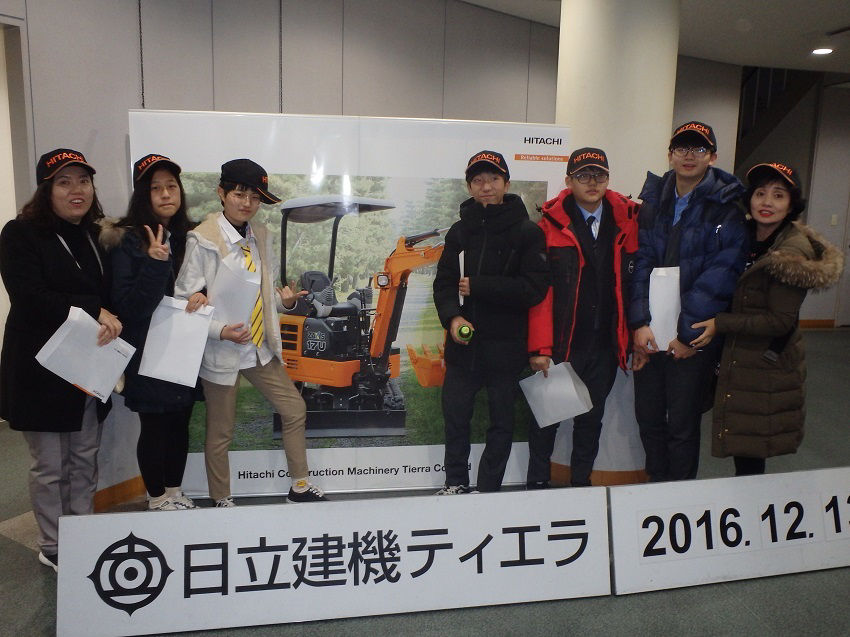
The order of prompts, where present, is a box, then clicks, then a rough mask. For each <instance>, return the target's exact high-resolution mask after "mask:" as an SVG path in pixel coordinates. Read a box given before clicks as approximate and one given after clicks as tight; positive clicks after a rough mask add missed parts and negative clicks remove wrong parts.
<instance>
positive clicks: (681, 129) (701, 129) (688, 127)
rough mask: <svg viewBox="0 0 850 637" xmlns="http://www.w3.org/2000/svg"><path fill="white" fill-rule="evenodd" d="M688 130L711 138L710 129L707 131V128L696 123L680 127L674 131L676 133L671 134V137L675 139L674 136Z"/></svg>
mask: <svg viewBox="0 0 850 637" xmlns="http://www.w3.org/2000/svg"><path fill="white" fill-rule="evenodd" d="M689 130H692V131H696V132H697V133H701V134H702V135H705V136H706V137H710V136H711V129H709V128H708V126H703V125H702V124H699V123H697V122H689V123H687V124H685V125H684V126H680V127H679V128H678V129H677V130H676V132H675V133H673V137H675V136H676V135H680V134H682V133H684V132H685V131H689Z"/></svg>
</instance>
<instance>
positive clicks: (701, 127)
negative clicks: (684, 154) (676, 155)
mask: <svg viewBox="0 0 850 637" xmlns="http://www.w3.org/2000/svg"><path fill="white" fill-rule="evenodd" d="M705 142H708V145H709V148H710V149H711V152H713V153H714V152H717V138H716V137H715V136H714V130H713V129H712V128H711V126H709V125H708V124H704V123H703V122H696V121H693V122H686V123H684V124H682V125H681V126H679V127H678V128H676V130H674V131H673V135H672V137H670V150H672V149H673V148H674V147H676V146H678V145H679V144H682V143H686V144H704V143H705Z"/></svg>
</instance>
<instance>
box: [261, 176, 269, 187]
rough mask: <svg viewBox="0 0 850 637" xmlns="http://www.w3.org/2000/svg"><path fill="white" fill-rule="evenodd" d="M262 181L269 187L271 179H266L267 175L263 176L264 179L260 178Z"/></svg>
mask: <svg viewBox="0 0 850 637" xmlns="http://www.w3.org/2000/svg"><path fill="white" fill-rule="evenodd" d="M260 180H261V181H262V182H263V183H264V184H266V185H268V183H269V178H268V177H266V176H265V175H263V176H262V177H260Z"/></svg>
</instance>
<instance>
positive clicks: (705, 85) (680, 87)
mask: <svg viewBox="0 0 850 637" xmlns="http://www.w3.org/2000/svg"><path fill="white" fill-rule="evenodd" d="M740 93H741V67H740V66H735V65H733V64H722V63H720V62H712V61H710V60H700V59H697V58H692V57H687V56H684V55H681V56H679V65H678V67H677V68H676V99H675V102H674V104H673V126H671V132H672V129H673V128H675V127H676V126H678V125H679V124H684V123H685V122H688V121H690V120H697V121H700V122H705V123H706V124H709V125H710V126H711V127H712V128H713V129H714V134H715V136H716V137H717V163H715V166H717V167H718V168H722V169H723V170H725V171H727V172H732V171H733V170H734V168H735V145H736V144H735V141H736V139H737V136H738V102H739V96H740Z"/></svg>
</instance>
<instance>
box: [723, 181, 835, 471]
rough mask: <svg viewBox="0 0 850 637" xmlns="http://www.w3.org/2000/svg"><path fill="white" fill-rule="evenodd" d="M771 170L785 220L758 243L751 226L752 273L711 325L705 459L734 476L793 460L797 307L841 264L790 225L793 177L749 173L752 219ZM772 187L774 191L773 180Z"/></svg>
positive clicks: (825, 246) (798, 433) (797, 204)
mask: <svg viewBox="0 0 850 637" xmlns="http://www.w3.org/2000/svg"><path fill="white" fill-rule="evenodd" d="M771 170H772V171H774V173H778V174H779V175H781V177H783V178H784V179H785V180H786V181H787V182H788V183H786V184H784V186H785V187H786V189H787V190H790V192H791V200H792V201H791V207H790V212H789V214H788V215H787V216H786V217H785V218H784V219H781V221H780V223H779V224H778V226H777V227H776V228H775V229H774V230H773V231H772V232H771V233H770V235H769V236H768V237H767V238H765V239H762V240H761V241H759V239H761V236H759V235H757V233H756V230H757V228H758V226H759V223H757V222H756V221H755V220H754V219H751V220H750V224H751V228H752V230H753V233H752V236H751V238H752V240H753V247H752V250H751V257H752V262H751V265H749V267H748V268H747V269H746V270H745V271H744V273H743V274H742V275H741V278H740V279H739V280H738V285H737V287H736V289H735V294H734V297H733V299H732V306H731V308H730V310H729V312H724V313H720V314H718V315H717V316H716V317H715V319H714V323H715V327H716V331H717V332H718V333H720V334H723V335H725V343H724V346H723V352H722V355H721V360H720V368H719V376H718V382H717V392H716V394H715V400H714V414H713V427H712V448H711V453H712V455H713V456H716V457H721V458H722V457H727V456H734V457H735V466H736V475H746V474H750V473H763V472H764V460H763V459H764V458H769V457H771V456H778V455H782V454H787V453H794V452H796V451H797V448H798V447H799V446H800V442H801V441H802V439H803V422H804V417H805V409H804V402H805V401H804V397H805V389H804V381H805V378H806V365H805V353H804V350H803V342H802V336H801V334H800V331H799V329H798V322H799V311H800V306H801V305H802V304H803V300H804V299H805V297H806V294H807V293H808V291H809V290H822V289H824V288H827V287H829V286H831V285H833V284H834V283H836V282H837V281H838V278H839V276H840V275H841V270H842V263H843V254H842V253H841V252H840V251H839V250H838V249H837V248H836V247H835V246H833V245H831V244H830V243H828V242H827V241H826V240H825V239H824V238H823V237H821V236H820V235H819V234H818V233H816V232H815V231H814V230H812V229H811V228H809V227H807V226H805V225H804V224H802V223H801V222H799V221H793V219H796V217H798V216H799V214H800V212H802V210H803V209H804V207H805V200H803V199H802V198H801V197H800V191H799V183H798V182H797V181H796V174H795V173H794V172H793V169H790V168H788V167H787V166H784V165H783V164H773V165H770V164H767V165H765V164H762V165H760V166H756V167H754V168H753V169H751V170H750V172H749V173H748V174H747V177H748V179H750V182H751V185H750V189H749V191H748V197H747V200H746V201H747V202H748V203H749V204H750V205H749V208H750V215H751V216H752V217H755V216H756V215H759V214H763V215H764V214H769V211H764V210H761V209H760V208H759V207H758V206H757V205H756V204H755V201H756V199H755V198H754V197H753V194H754V193H756V194H758V193H757V190H758V188H759V187H761V188H762V189H764V188H769V187H770V186H769V185H766V184H770V183H771V181H770V180H771ZM780 170H782V172H780ZM785 170H789V171H792V172H791V173H790V174H788V173H785ZM783 173H785V174H783ZM772 179H773V182H772V183H774V184H777V179H776V174H774V175H773V176H772ZM780 181H781V180H780ZM789 184H790V186H791V187H790V188H789V187H788V186H789ZM761 223H762V224H763V221H762V222H761ZM762 234H763V233H762Z"/></svg>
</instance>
